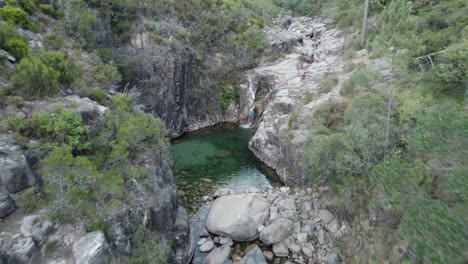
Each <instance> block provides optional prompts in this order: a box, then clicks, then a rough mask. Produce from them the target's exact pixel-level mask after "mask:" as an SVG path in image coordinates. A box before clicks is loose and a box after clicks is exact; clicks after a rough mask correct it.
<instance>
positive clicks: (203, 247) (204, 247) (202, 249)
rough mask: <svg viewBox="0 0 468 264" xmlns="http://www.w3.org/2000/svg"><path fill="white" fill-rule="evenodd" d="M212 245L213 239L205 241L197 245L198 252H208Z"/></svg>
mask: <svg viewBox="0 0 468 264" xmlns="http://www.w3.org/2000/svg"><path fill="white" fill-rule="evenodd" d="M213 247H214V243H213V241H211V240H210V241H206V242H205V243H204V244H203V245H201V246H200V247H199V250H200V252H202V253H205V252H210V251H211V250H212V249H213Z"/></svg>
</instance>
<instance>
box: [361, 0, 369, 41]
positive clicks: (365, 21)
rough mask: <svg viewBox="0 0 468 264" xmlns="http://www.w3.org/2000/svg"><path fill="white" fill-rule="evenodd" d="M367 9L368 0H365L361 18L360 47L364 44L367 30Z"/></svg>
mask: <svg viewBox="0 0 468 264" xmlns="http://www.w3.org/2000/svg"><path fill="white" fill-rule="evenodd" d="M368 11H369V0H366V3H365V4H364V18H363V20H362V34H361V48H362V49H363V48H365V47H366V46H365V45H366V32H367V13H368Z"/></svg>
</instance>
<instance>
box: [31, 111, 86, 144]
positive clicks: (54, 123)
mask: <svg viewBox="0 0 468 264" xmlns="http://www.w3.org/2000/svg"><path fill="white" fill-rule="evenodd" d="M30 126H31V131H32V135H33V136H34V137H36V138H38V139H41V141H42V142H43V143H44V144H45V145H46V146H49V147H52V146H62V145H68V146H70V147H72V148H73V149H77V150H83V149H86V148H87V147H88V143H87V140H86V129H85V127H84V125H83V120H82V118H81V116H80V115H79V114H77V113H75V111H74V110H72V109H66V108H63V107H58V108H57V109H56V110H55V113H48V112H38V113H34V114H33V116H32V118H31V125H30Z"/></svg>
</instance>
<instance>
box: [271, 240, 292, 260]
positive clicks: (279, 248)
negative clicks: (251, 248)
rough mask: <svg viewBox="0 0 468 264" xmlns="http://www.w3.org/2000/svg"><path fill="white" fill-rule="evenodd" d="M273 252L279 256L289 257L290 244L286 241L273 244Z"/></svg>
mask: <svg viewBox="0 0 468 264" xmlns="http://www.w3.org/2000/svg"><path fill="white" fill-rule="evenodd" d="M273 254H275V256H277V257H287V256H288V255H289V249H288V245H287V244H286V243H285V242H279V243H275V244H273Z"/></svg>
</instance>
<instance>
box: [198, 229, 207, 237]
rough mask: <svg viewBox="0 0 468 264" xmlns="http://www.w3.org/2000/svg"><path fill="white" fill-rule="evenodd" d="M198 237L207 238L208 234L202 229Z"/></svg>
mask: <svg viewBox="0 0 468 264" xmlns="http://www.w3.org/2000/svg"><path fill="white" fill-rule="evenodd" d="M198 236H199V237H209V236H210V233H208V231H207V230H206V229H205V228H203V231H201V232H200V234H199V235H198Z"/></svg>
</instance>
